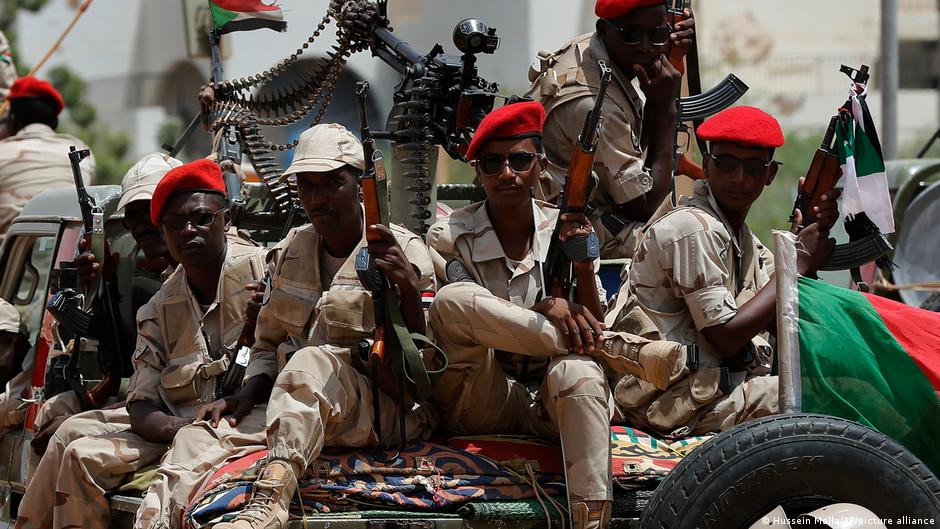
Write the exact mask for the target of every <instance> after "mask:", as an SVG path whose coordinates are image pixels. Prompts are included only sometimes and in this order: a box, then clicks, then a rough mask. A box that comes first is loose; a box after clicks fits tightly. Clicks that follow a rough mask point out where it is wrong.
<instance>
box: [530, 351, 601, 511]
mask: <svg viewBox="0 0 940 529" xmlns="http://www.w3.org/2000/svg"><path fill="white" fill-rule="evenodd" d="M540 398H541V406H540V407H539V408H536V410H537V411H535V413H536V414H537V416H535V417H533V418H532V420H533V425H534V426H535V428H536V430H538V431H541V432H544V435H556V436H557V435H559V434H560V436H561V447H562V453H563V454H564V458H565V478H566V480H565V481H566V483H567V485H568V505H569V506H570V510H571V519H572V522H573V527H574V529H585V528H592V529H594V528H601V527H603V528H606V527H607V526H608V524H609V521H610V513H611V507H612V505H613V491H612V490H611V489H612V479H613V477H612V472H611V468H610V419H611V417H612V415H613V399H612V397H611V394H610V389H609V387H608V385H607V377H606V376H605V374H604V369H603V368H602V367H601V365H600V364H599V363H598V362H597V361H596V360H594V359H592V358H590V357H587V356H584V355H564V356H557V357H555V358H553V359H552V362H551V363H550V364H549V367H548V372H547V373H546V374H545V380H544V382H543V383H542V388H541V390H540ZM546 414H547V416H546Z"/></svg>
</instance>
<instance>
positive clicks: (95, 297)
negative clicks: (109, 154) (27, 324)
mask: <svg viewBox="0 0 940 529" xmlns="http://www.w3.org/2000/svg"><path fill="white" fill-rule="evenodd" d="M90 154H91V152H90V151H89V150H88V149H83V150H77V149H75V147H74V146H72V147H70V148H69V162H70V163H71V166H72V176H73V178H74V179H75V189H76V192H77V193H78V204H79V207H80V208H81V212H82V224H83V226H84V236H85V237H89V238H90V239H91V251H92V254H93V255H94V256H95V262H97V263H99V264H100V265H101V268H99V270H98V274H97V277H96V279H95V280H94V281H93V282H92V284H90V285H88V286H87V288H86V289H85V290H86V291H85V293H84V294H81V293H79V292H78V285H77V284H67V285H63V284H60V285H59V286H60V289H59V291H57V292H56V293H55V295H53V296H52V299H50V300H49V303H48V305H47V308H48V310H49V312H50V313H51V314H52V315H53V316H54V317H55V318H56V320H58V321H59V323H60V324H61V325H62V326H63V327H64V328H65V329H67V330H69V331H70V332H71V333H72V334H73V340H72V351H71V353H70V355H69V359H68V362H67V363H66V364H65V366H63V368H62V376H63V378H64V379H65V381H66V382H67V383H68V385H69V387H71V388H72V390H73V391H75V394H76V396H78V398H79V400H80V401H81V405H82V409H83V410H87V409H92V408H100V407H101V406H102V405H104V404H105V401H106V400H107V399H108V397H111V396H113V395H116V394H117V391H118V389H119V387H120V385H121V377H122V376H123V375H125V374H129V373H130V366H129V362H128V361H127V359H126V358H125V357H124V356H123V355H121V354H120V353H121V350H122V349H123V347H124V345H125V341H124V340H123V339H122V338H123V337H122V333H121V329H120V328H119V326H118V319H119V314H118V311H117V308H116V307H117V305H118V298H117V289H116V288H115V286H114V285H113V284H112V280H111V270H110V260H109V259H108V258H107V252H106V249H105V248H106V246H105V233H104V210H103V209H102V208H101V207H99V206H97V205H96V204H95V201H94V200H93V199H92V198H91V196H90V195H89V194H88V191H87V190H86V189H85V183H84V180H83V178H82V169H81V166H80V165H79V164H80V163H81V161H82V160H83V159H84V158H85V157H87V156H89V155H90ZM70 264H71V265H72V266H73V267H74V264H73V263H62V265H64V266H65V267H68V266H69V265H70ZM83 338H94V339H97V340H98V342H99V345H98V347H99V353H101V351H104V352H103V354H99V362H100V363H101V368H102V372H103V373H104V375H103V377H102V379H101V381H100V382H99V383H98V384H96V385H95V386H94V387H93V388H92V389H91V390H88V391H86V390H85V380H84V377H83V374H82V369H81V342H82V339H83Z"/></svg>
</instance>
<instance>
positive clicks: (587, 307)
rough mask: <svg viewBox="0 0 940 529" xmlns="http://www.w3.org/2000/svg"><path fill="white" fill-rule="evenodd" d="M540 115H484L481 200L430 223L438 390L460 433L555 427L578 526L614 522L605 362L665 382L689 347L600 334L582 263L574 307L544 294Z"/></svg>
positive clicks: (548, 220) (583, 227) (508, 111)
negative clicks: (436, 264)
mask: <svg viewBox="0 0 940 529" xmlns="http://www.w3.org/2000/svg"><path fill="white" fill-rule="evenodd" d="M544 119H545V111H544V109H543V108H542V106H541V105H540V104H539V103H536V102H527V103H517V104H512V105H507V106H504V107H502V108H499V109H497V110H495V111H493V112H492V113H490V114H489V115H488V116H487V117H486V118H484V119H483V121H482V122H481V123H480V126H479V128H478V129H477V132H476V134H475V135H474V137H473V141H472V143H471V145H470V148H469V150H468V151H467V158H468V159H470V160H472V163H473V165H474V168H475V169H476V174H477V178H479V179H480V181H481V182H482V184H483V188H484V189H485V190H486V196H487V199H486V201H484V202H480V203H477V204H473V205H471V206H468V207H466V208H463V209H461V210H458V211H455V212H454V213H452V214H451V215H450V217H449V218H447V219H444V220H441V221H439V222H437V223H436V224H434V225H433V226H432V227H431V230H430V231H429V232H428V244H429V245H430V246H431V248H432V249H433V250H436V251H437V252H439V253H440V255H441V256H442V257H444V259H446V260H447V266H446V272H445V273H446V276H447V280H448V281H450V282H451V284H449V285H447V286H445V287H443V288H442V289H441V290H440V291H439V292H438V295H437V297H436V299H435V300H434V303H433V304H432V305H431V310H430V323H431V328H432V330H433V332H434V336H435V337H436V339H437V340H438V343H439V345H440V346H441V347H442V348H443V349H444V351H445V352H446V353H447V355H448V359H449V366H448V369H447V370H446V371H445V373H444V375H443V376H442V377H441V379H440V380H439V381H438V383H437V384H436V385H435V389H434V396H435V401H436V403H437V404H438V405H439V406H440V407H441V410H442V416H443V417H446V421H445V423H446V425H447V426H448V427H449V428H450V429H452V430H454V431H456V432H458V433H459V434H461V435H477V434H492V433H519V434H530V435H532V434H534V435H539V436H543V437H546V438H549V439H557V438H558V437H559V435H560V436H561V445H562V453H563V454H564V457H565V467H566V473H567V484H568V495H569V505H570V509H571V516H572V519H573V524H574V527H575V528H576V529H583V528H587V527H591V528H596V527H607V524H608V522H609V518H610V511H611V504H612V499H613V498H612V490H611V487H612V483H611V479H612V478H611V471H610V431H609V427H610V420H611V414H612V412H613V402H612V399H611V395H610V390H609V388H608V385H607V379H606V377H605V374H604V368H603V367H602V365H601V363H599V361H600V360H603V361H604V362H605V363H607V364H609V365H610V366H611V367H614V368H616V369H618V370H621V371H623V370H627V371H629V372H631V373H634V374H637V375H638V376H641V377H643V378H648V379H650V380H654V381H656V383H657V384H659V385H661V386H663V387H665V385H666V384H667V383H668V381H669V380H670V379H671V378H673V377H675V376H678V374H679V373H681V372H682V371H683V370H684V369H685V350H684V349H683V348H682V347H681V346H680V345H679V344H676V343H669V342H650V341H649V340H643V339H640V338H638V337H633V336H629V335H627V334H625V333H612V332H607V331H605V330H604V326H603V323H601V320H602V314H603V312H602V310H603V309H602V303H601V300H602V299H603V297H602V295H601V288H600V286H599V285H598V283H599V280H598V278H597V276H596V275H595V274H594V273H593V271H592V270H590V269H589V270H587V272H583V271H580V270H579V271H578V275H577V278H576V280H577V285H578V288H577V296H576V298H577V303H575V302H571V301H568V300H567V299H564V298H560V297H552V296H551V295H550V294H547V293H546V291H547V290H548V289H549V286H548V285H546V284H545V283H544V277H543V274H542V267H543V263H544V261H545V257H546V254H547V251H548V247H549V245H550V244H551V238H552V233H553V229H554V226H555V223H556V220H557V218H558V210H557V209H556V208H555V207H554V206H552V205H550V204H548V203H545V202H541V201H533V200H532V199H531V195H530V193H531V192H532V188H533V187H534V186H535V185H536V183H537V182H538V178H539V177H540V176H541V173H542V171H543V170H544V169H545V166H546V160H545V158H544V156H543V154H542V152H541V141H540V140H541V133H542V124H543V122H544ZM563 220H564V221H566V225H565V228H564V229H563V231H562V235H561V237H562V238H564V239H567V238H569V237H573V236H575V235H587V234H589V233H590V231H591V230H590V223H589V222H588V221H587V218H586V217H585V216H584V215H582V214H572V213H569V214H567V217H565V218H563Z"/></svg>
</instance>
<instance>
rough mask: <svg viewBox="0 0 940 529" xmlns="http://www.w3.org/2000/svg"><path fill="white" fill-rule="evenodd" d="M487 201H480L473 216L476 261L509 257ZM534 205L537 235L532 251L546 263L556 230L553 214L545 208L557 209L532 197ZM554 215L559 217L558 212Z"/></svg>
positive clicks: (474, 256)
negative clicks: (498, 234)
mask: <svg viewBox="0 0 940 529" xmlns="http://www.w3.org/2000/svg"><path fill="white" fill-rule="evenodd" d="M487 202H488V201H487V200H484V201H483V202H480V203H479V207H478V208H477V210H476V211H474V212H473V215H472V217H471V218H472V219H473V238H474V242H473V255H472V256H471V258H472V260H473V262H475V263H480V262H483V261H491V260H493V259H503V260H505V259H506V258H507V257H506V252H505V251H503V245H502V243H500V242H499V237H497V236H496V229H495V228H493V223H492V222H491V221H490V215H489V213H488V212H487V209H486V204H487ZM532 207H533V209H534V211H533V220H534V221H535V222H534V224H535V237H534V238H533V241H532V242H533V245H532V250H531V252H532V253H533V254H534V256H535V259H536V260H537V261H539V262H541V263H544V262H545V260H546V259H547V258H548V247H549V246H550V245H551V242H552V231H553V230H554V221H553V219H552V218H551V217H552V215H550V214H549V213H547V212H546V211H545V209H549V210H551V211H557V210H555V208H554V206H552V205H550V204H548V203H547V202H542V201H540V200H535V199H532ZM554 217H555V218H557V213H556V215H554Z"/></svg>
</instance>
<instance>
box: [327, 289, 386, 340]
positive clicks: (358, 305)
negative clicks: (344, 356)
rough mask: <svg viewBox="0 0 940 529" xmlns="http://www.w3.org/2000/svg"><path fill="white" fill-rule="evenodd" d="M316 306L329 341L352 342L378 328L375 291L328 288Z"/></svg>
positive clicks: (363, 337) (365, 336) (367, 336)
mask: <svg viewBox="0 0 940 529" xmlns="http://www.w3.org/2000/svg"><path fill="white" fill-rule="evenodd" d="M317 309H318V310H319V316H318V317H317V327H318V330H319V331H320V333H322V334H321V335H322V336H324V337H325V338H326V342H327V343H330V344H334V345H341V346H351V345H355V344H357V343H358V342H359V341H361V340H363V339H365V338H370V337H371V336H372V333H373V332H374V331H375V314H374V312H373V308H372V295H371V294H370V293H369V292H368V291H366V290H362V289H350V290H335V289H334V290H329V291H327V292H324V293H323V297H321V298H320V301H318V302H317Z"/></svg>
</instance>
